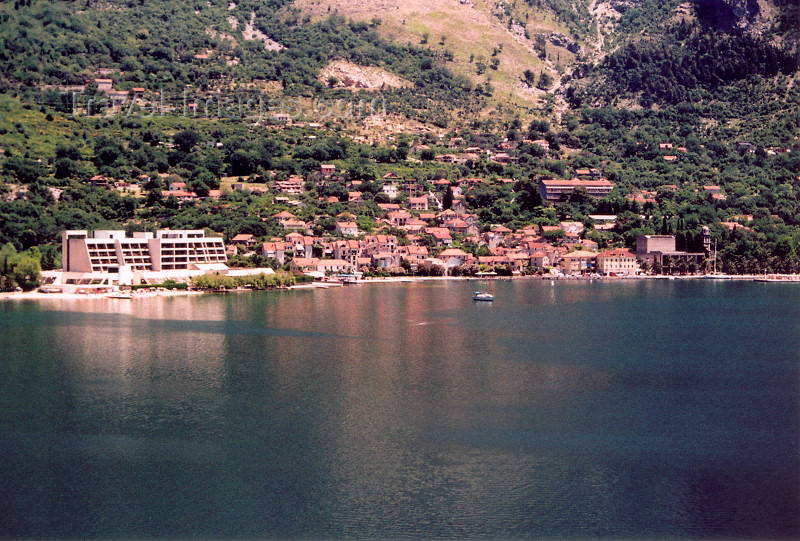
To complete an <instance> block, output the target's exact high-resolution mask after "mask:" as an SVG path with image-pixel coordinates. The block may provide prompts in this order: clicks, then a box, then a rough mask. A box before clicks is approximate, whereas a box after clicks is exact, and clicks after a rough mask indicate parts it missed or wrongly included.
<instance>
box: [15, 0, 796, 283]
mask: <svg viewBox="0 0 800 541" xmlns="http://www.w3.org/2000/svg"><path fill="white" fill-rule="evenodd" d="M762 4H763V2H762ZM759 5H760V4H759ZM770 5H771V6H772V8H774V9H775V10H776V11H775V12H772V13H771V17H772V18H771V19H770V20H772V21H774V27H770V28H774V32H773V31H767V30H764V29H763V28H762V29H760V30H757V31H756V28H755V26H753V25H756V24H757V18H751V19H752V21H756V22H751V23H748V24H750V25H751V26H750V27H747V26H746V25H745V27H743V28H737V29H730V28H728V29H726V28H722V25H720V24H719V21H711V20H709V17H708V13H707V12H705V11H703V10H702V9H700V10H697V9H694V7H693V6H692V5H687V4H685V3H684V4H680V5H678V4H677V3H676V2H656V1H654V0H641V1H633V0H629V1H626V2H604V3H601V2H583V1H580V0H576V1H574V2H566V1H565V0H547V1H545V0H527V1H524V2H523V1H521V0H520V1H517V2H506V3H502V2H481V1H475V2H467V3H464V4H462V3H460V2H457V1H456V0H432V1H430V2H425V3H423V4H414V3H405V4H401V3H394V2H392V3H390V2H383V3H381V2H377V0H376V1H375V2H374V3H369V2H367V3H358V4H357V3H355V2H344V1H338V0H337V1H333V0H332V1H331V2H314V1H306V0H302V1H300V2H294V3H292V2H289V1H288V0H268V1H256V0H242V1H240V2H228V1H227V0H225V1H221V0H212V1H208V2H206V1H205V0H204V1H196V2H189V3H183V2H174V1H166V0H148V1H140V2H134V1H126V2H118V1H106V2H97V1H94V0H79V1H75V2H57V1H52V2H51V1H45V0H17V2H14V3H9V2H6V3H3V4H0V21H1V22H2V25H0V149H2V150H3V151H4V152H3V153H2V157H0V167H2V169H0V194H1V195H2V201H0V245H2V244H6V243H10V244H11V245H13V249H14V250H15V251H14V253H15V254H19V253H26V254H27V255H25V256H24V257H33V258H34V259H37V260H39V261H40V262H41V264H42V265H43V266H44V267H45V268H53V267H57V266H58V239H59V236H58V233H59V231H60V230H62V229H97V228H124V229H127V230H128V231H140V230H152V229H154V228H163V227H172V228H200V229H207V230H209V231H214V232H217V233H221V234H223V235H224V236H225V238H226V240H230V239H231V238H232V237H233V236H235V235H236V234H239V233H250V234H253V235H255V236H256V237H257V238H258V239H259V240H266V239H270V238H274V237H278V236H281V235H282V234H283V233H284V231H283V230H282V229H281V228H280V227H279V226H277V225H276V224H275V223H274V222H272V221H270V219H269V218H270V217H271V216H273V215H274V214H275V213H277V212H279V211H281V210H292V212H293V213H295V214H296V215H297V217H298V218H299V219H302V220H303V221H305V222H307V223H309V224H310V225H309V227H311V228H312V229H313V231H314V232H315V233H317V234H319V235H334V229H335V219H334V217H335V216H337V215H340V214H341V213H342V212H344V211H347V212H350V213H352V214H353V216H354V218H355V220H356V222H357V224H358V226H359V228H360V229H361V230H362V231H365V232H372V231H375V230H378V229H379V228H380V227H381V226H380V224H379V221H380V220H381V219H382V218H384V217H385V216H386V212H385V211H384V210H383V209H382V208H381V207H379V206H378V204H379V203H386V202H387V197H388V196H387V195H386V194H385V193H383V187H384V184H386V183H388V182H392V180H386V179H384V176H385V175H387V174H390V178H394V177H397V178H398V179H401V180H402V179H408V180H416V181H417V182H418V183H419V189H421V190H422V191H423V193H433V194H435V195H436V197H437V198H438V199H439V200H440V201H445V200H448V201H449V202H450V203H452V200H453V195H452V189H455V188H462V187H463V190H464V193H463V198H464V201H465V203H466V204H467V205H468V207H469V208H470V211H471V212H473V213H474V214H475V215H477V216H478V218H479V220H480V221H479V225H480V229H481V231H487V230H489V229H491V228H492V227H493V226H495V225H497V224H505V225H507V226H508V227H509V228H511V229H514V228H518V227H522V226H524V225H526V224H537V225H550V226H555V225H557V224H558V223H559V221H560V220H564V219H571V220H577V221H581V222H583V223H584V224H585V225H586V227H587V228H588V229H587V230H588V233H587V238H588V239H591V240H594V241H595V242H597V243H598V245H599V246H600V247H607V246H618V245H622V246H628V247H631V246H632V245H633V243H634V241H635V236H636V235H637V234H644V233H661V232H663V233H671V234H675V235H676V236H677V237H678V239H679V246H680V247H682V248H686V249H691V250H701V249H702V246H701V243H700V235H701V231H702V227H703V226H708V227H711V228H712V235H713V236H714V238H715V239H716V240H717V241H718V242H719V244H720V247H721V248H720V257H721V259H720V264H721V266H722V268H724V269H725V270H728V271H731V272H744V271H751V272H752V271H757V272H761V271H764V270H768V269H769V270H783V271H795V270H800V257H798V254H797V246H798V243H800V140H798V134H800V86H798V84H797V75H798V72H797V69H798V66H797V57H796V55H794V54H793V50H794V49H792V45H791V43H792V41H791V32H790V31H789V29H788V28H787V26H786V25H785V20H786V16H787V15H786V14H787V13H792V9H794V7H793V6H790V5H787V6H779V5H777V4H770ZM329 6H330V9H328V8H329ZM395 8H397V9H395ZM751 19H748V18H747V17H744V18H743V19H741V20H743V21H750V20H751ZM356 72H359V73H360V76H361V77H363V80H361V82H357V80H356V79H352V80H351V81H350V84H348V83H347V79H348V78H349V77H350V76H351V75H352V74H354V73H356ZM101 77H103V78H109V79H111V80H112V82H113V87H114V89H116V90H117V91H119V92H121V93H122V94H123V95H125V96H126V97H130V96H133V95H134V94H133V92H132V89H133V88H134V87H137V88H144V89H145V92H146V93H155V92H161V94H159V95H158V97H159V99H161V100H162V102H163V103H164V104H166V106H167V107H166V108H165V110H161V111H158V112H157V113H154V112H153V111H150V112H149V113H148V111H147V110H145V109H144V108H140V107H139V106H131V108H129V109H125V110H122V111H116V112H108V111H104V110H98V111H89V110H88V109H87V108H83V109H78V110H74V109H73V107H72V106H73V103H72V101H71V100H72V96H73V95H72V94H70V93H65V92H63V91H62V89H63V88H64V87H65V86H67V85H85V88H84V89H83V93H82V94H81V96H82V97H84V98H87V99H88V98H92V99H98V100H102V99H104V98H103V96H105V94H104V93H103V92H100V91H99V89H98V87H97V85H96V84H95V82H94V81H95V79H97V78H101ZM370 81H373V82H370ZM376 81H377V82H376ZM378 82H380V85H378ZM384 83H386V84H384ZM359 87H361V88H359ZM370 87H371V88H370ZM186 89H188V91H190V93H191V95H192V97H193V99H197V101H198V102H201V103H202V100H204V99H212V98H220V97H225V96H229V97H230V96H233V97H236V98H237V99H238V98H239V97H240V96H244V97H245V98H248V97H256V96H263V97H266V98H269V97H273V98H279V97H289V98H296V99H297V100H302V101H298V102H297V103H302V104H303V106H304V107H305V108H306V112H305V113H304V114H303V115H299V116H298V117H297V118H295V119H294V120H295V121H297V122H298V123H299V125H298V124H297V123H295V124H294V125H288V126H284V125H278V124H275V123H274V122H271V121H270V119H269V118H262V119H257V120H259V121H258V122H255V121H254V119H253V118H250V117H248V116H247V115H244V114H241V113H237V112H234V113H231V114H228V115H216V116H215V115H196V114H195V115H192V114H187V109H186V108H185V104H184V103H182V102H183V101H184V99H183V96H182V93H183V91H184V90H186ZM375 97H379V98H380V100H381V102H382V103H383V104H384V106H385V110H383V109H382V110H380V111H374V112H376V113H378V114H375V115H372V116H370V117H369V118H363V117H348V118H333V117H326V118H324V119H321V118H319V115H320V111H319V110H318V109H314V103H317V104H318V103H319V100H321V99H340V100H344V101H347V100H358V99H365V100H367V99H373V98H375ZM315 100H316V101H315ZM170 106H174V107H175V108H174V109H170V108H169V107H170ZM315 115H317V117H315ZM467 149H472V150H471V151H469V152H468V151H467ZM475 149H477V150H475ZM501 151H502V152H501ZM501 153H505V154H506V158H507V159H506V160H505V161H499V160H497V159H493V158H494V157H496V156H497V155H498V154H501ZM450 154H452V155H455V154H458V155H459V156H462V157H463V159H459V162H458V163H440V162H437V161H436V160H435V157H436V156H437V155H438V156H440V157H441V156H446V155H450ZM323 163H325V164H328V163H332V164H335V166H336V169H337V171H339V172H341V176H339V177H337V178H336V179H335V180H334V181H331V182H329V183H321V184H318V183H317V182H316V181H315V178H316V177H315V175H316V174H317V173H318V172H319V170H320V165H321V164H323ZM586 168H595V169H598V170H600V171H601V172H602V174H603V176H604V177H605V178H607V179H609V180H610V181H612V182H614V183H615V186H616V187H615V189H614V191H613V192H612V193H611V194H610V195H609V196H608V197H606V198H604V199H601V200H595V199H592V198H589V197H587V196H586V194H583V193H576V195H575V197H572V198H570V199H569V200H566V201H563V202H560V203H558V204H556V205H549V204H543V202H542V199H541V196H540V194H539V191H538V181H539V180H541V179H544V178H572V177H574V176H575V175H576V172H577V171H578V170H580V169H586ZM96 176H101V177H104V178H106V179H112V180H113V181H114V182H115V183H116V184H117V186H118V187H117V189H114V188H113V186H112V188H109V187H106V186H104V185H102V184H105V183H106V181H105V180H101V182H100V184H101V185H95V184H98V182H96V181H91V179H92V178H93V177H96ZM231 177H233V179H234V180H232V179H231ZM290 177H301V178H302V180H303V183H302V185H303V193H302V194H301V195H298V196H297V197H295V198H294V200H293V202H292V205H289V204H288V203H287V202H286V201H285V200H282V199H278V198H277V196H278V193H277V192H276V189H275V187H276V182H278V181H283V180H286V179H288V178H290ZM442 178H444V179H445V180H446V181H447V182H445V183H444V184H442V183H441V182H440V183H438V184H437V183H436V181H437V180H439V179H442ZM464 179H479V182H477V183H474V182H464ZM503 179H508V180H503ZM234 182H237V183H239V182H245V183H247V184H252V185H254V186H258V187H259V188H260V191H254V192H252V193H251V192H247V191H240V190H232V189H231V186H232V184H233V183H234ZM462 185H463V186H462ZM175 186H182V188H185V189H186V190H191V191H192V192H193V193H194V194H196V195H197V196H198V197H199V200H190V201H179V200H178V198H177V197H176V196H175V195H174V193H170V191H173V192H174V191H175V190H174V187H175ZM709 187H710V188H709ZM170 188H173V190H170ZM448 188H449V189H450V190H449V191H448ZM707 188H709V189H712V190H714V192H715V193H711V192H710V191H709V190H708V189H707ZM216 190H220V191H221V193H216V194H215V196H214V197H207V196H209V195H210V194H211V193H212V192H216ZM355 192H360V193H361V194H362V195H361V196H359V197H358V198H357V199H362V201H361V202H359V203H353V202H351V200H350V199H351V196H352V195H353V193H355ZM448 194H449V195H448ZM715 196H716V197H715ZM398 201H399V203H403V204H405V203H407V202H408V195H404V196H401V197H400V198H399V200H398ZM595 214H616V215H617V216H618V217H617V221H616V226H615V227H614V228H613V229H610V230H609V229H602V228H597V229H595V226H596V225H598V224H597V223H596V222H595V220H594V219H593V218H591V216H592V215H595ZM552 240H556V241H557V239H556V238H554V239H552ZM455 241H456V246H458V247H464V248H466V249H469V250H470V251H473V252H475V253H477V252H478V251H480V250H481V249H484V248H485V247H479V246H478V245H477V244H476V243H475V241H474V239H471V240H468V239H467V237H466V235H461V236H458V235H456V238H455ZM7 252H8V253H12V251H11V250H10V249H9V250H7ZM15 257H16V256H15ZM238 262H239V263H242V262H246V261H243V260H241V259H240V260H238ZM249 263H253V264H255V262H254V261H249Z"/></svg>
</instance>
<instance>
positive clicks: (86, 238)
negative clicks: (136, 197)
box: [43, 229, 229, 291]
mask: <svg viewBox="0 0 800 541" xmlns="http://www.w3.org/2000/svg"><path fill="white" fill-rule="evenodd" d="M61 261H62V267H63V268H62V270H61V271H50V272H47V273H43V278H44V283H45V285H49V286H56V287H60V288H61V289H62V290H63V291H69V290H72V289H76V288H83V289H87V288H88V289H91V288H94V289H100V288H103V287H118V286H120V285H139V284H156V283H161V282H164V281H166V280H175V281H184V282H188V281H189V280H190V279H191V278H192V277H193V276H197V275H200V274H206V273H211V272H221V273H225V274H227V272H228V271H229V269H228V266H227V264H226V263H227V256H226V255H225V244H224V242H223V239H222V238H219V237H206V236H205V233H204V232H203V231H202V230H170V229H163V230H159V231H156V232H155V233H152V232H140V233H133V236H132V237H127V236H126V235H125V231H121V230H98V231H94V232H93V233H90V232H89V231H86V230H67V231H63V232H62V247H61Z"/></svg>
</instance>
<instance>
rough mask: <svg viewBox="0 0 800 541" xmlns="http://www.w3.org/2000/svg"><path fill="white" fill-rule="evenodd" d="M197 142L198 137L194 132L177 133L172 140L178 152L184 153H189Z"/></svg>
mask: <svg viewBox="0 0 800 541" xmlns="http://www.w3.org/2000/svg"><path fill="white" fill-rule="evenodd" d="M199 140H200V136H199V135H197V132H195V131H194V130H183V131H179V132H178V133H176V134H175V136H174V137H173V138H172V142H173V143H175V146H176V147H177V148H178V150H180V151H181V152H186V153H189V152H191V150H192V148H194V146H195V145H196V144H197V142H198V141H199Z"/></svg>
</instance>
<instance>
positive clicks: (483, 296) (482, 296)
mask: <svg viewBox="0 0 800 541" xmlns="http://www.w3.org/2000/svg"><path fill="white" fill-rule="evenodd" d="M472 300H474V301H493V300H494V295H492V294H491V293H487V292H486V291H476V292H474V293H473V294H472Z"/></svg>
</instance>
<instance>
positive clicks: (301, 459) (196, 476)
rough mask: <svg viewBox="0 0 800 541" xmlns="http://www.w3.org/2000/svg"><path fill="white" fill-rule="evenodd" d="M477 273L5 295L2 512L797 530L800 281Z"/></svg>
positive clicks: (127, 522)
mask: <svg viewBox="0 0 800 541" xmlns="http://www.w3.org/2000/svg"><path fill="white" fill-rule="evenodd" d="M753 285H754V284H751V286H753ZM473 286H474V284H472V283H455V282H443V283H436V284H396V285H388V284H385V285H380V286H356V287H345V288H341V289H332V290H325V291H321V290H316V291H291V292H286V291H276V292H267V293H245V294H235V295H226V296H204V297H195V298H170V299H152V300H146V301H144V302H140V301H135V302H130V301H128V304H126V305H124V307H122V306H119V305H116V304H100V303H93V301H92V302H90V303H89V304H86V305H81V307H82V309H81V310H73V306H71V305H62V306H60V307H55V306H54V305H53V304H47V305H44V304H42V305H24V306H23V305H16V306H14V307H9V306H5V305H4V306H2V308H0V309H2V310H3V316H4V317H3V319H2V322H3V323H2V326H0V332H2V335H0V336H1V337H2V340H3V343H4V345H6V346H7V349H8V351H10V352H13V354H12V355H11V357H10V358H7V359H5V360H3V364H2V365H1V366H2V370H3V376H5V377H4V378H3V379H2V381H0V391H2V392H0V400H2V405H3V406H4V411H5V412H6V415H5V417H4V419H3V420H2V421H0V423H2V424H0V426H2V427H3V432H4V435H5V436H7V437H6V438H5V440H4V443H2V444H0V449H2V450H3V456H4V457H7V459H8V460H7V461H6V465H4V466H3V468H4V470H3V473H4V477H5V478H6V479H8V481H7V482H6V486H7V487H9V490H8V494H9V495H8V496H7V497H6V501H7V502H8V503H5V504H4V506H5V507H3V508H2V510H3V511H4V512H3V515H4V516H7V517H10V518H9V521H8V522H7V524H8V526H4V528H6V530H0V533H3V534H7V535H8V536H11V537H15V536H21V535H25V536H44V537H53V536H56V537H58V536H65V537H119V536H122V537H137V536H146V537H175V536H182V537H184V536H190V537H193V536H222V537H228V536H232V537H241V536H247V537H314V538H342V537H370V538H372V537H391V538H396V537H403V538H412V537H413V538H417V537H428V538H430V537H435V538H440V537H450V538H474V537H508V538H514V537H522V538H530V537H597V536H600V537H603V536H606V537H645V536H647V537H661V536H678V537H687V536H695V537H718V536H732V535H746V536H765V535H784V536H785V535H787V534H790V533H793V532H796V531H797V528H798V524H797V518H796V514H795V513H793V509H796V504H797V503H798V488H797V486H796V485H795V484H793V483H791V482H790V481H789V479H790V478H791V473H793V472H796V471H797V467H798V463H797V458H796V457H797V454H798V453H797V451H798V445H797V436H798V434H800V430H798V424H800V423H798V415H797V412H798V393H797V390H798V379H799V376H798V367H797V363H796V359H797V351H798V343H797V341H796V340H787V341H786V342H785V343H783V344H781V343H779V342H777V341H764V340H763V339H762V338H761V337H762V336H763V332H764V328H765V327H768V326H769V325H770V323H769V321H770V320H769V317H767V316H766V315H764V314H770V315H774V316H777V317H780V318H781V320H782V321H784V322H786V325H787V329H786V331H787V334H788V335H789V336H795V337H796V336H798V331H800V312H798V308H797V306H798V304H797V302H796V301H797V292H796V291H795V290H782V292H781V294H780V295H777V296H766V297H765V296H763V292H762V293H759V292H757V291H755V290H753V289H748V288H742V287H741V286H739V285H736V286H733V287H731V288H726V289H723V290H719V289H718V288H717V289H714V290H713V291H712V292H711V293H709V290H706V288H707V287H710V286H707V285H704V284H695V285H686V284H674V283H666V284H655V283H638V282H637V283H619V284H602V283H587V282H557V283H554V284H553V285H550V284H549V283H548V282H523V281H514V282H501V281H498V282H497V283H496V284H495V295H496V299H497V300H496V302H495V303H484V304H481V303H474V302H473V301H472V300H471V296H470V293H471V291H472V290H473ZM743 300H746V301H747V302H746V303H745V302H742V301H743ZM85 302H86V301H85ZM758 303H761V304H760V308H759V309H754V305H756V304H758ZM84 308H85V309H84ZM767 308H768V309H767ZM721 314H722V315H724V317H722V318H721V317H720V315H721ZM745 321H746V322H747V323H748V324H747V325H742V323H743V322H745ZM698 329H704V332H698ZM709 329H710V330H711V331H708V330H709ZM719 344H725V345H726V347H725V348H720V347H719ZM754 348H755V349H754ZM754 355H758V356H759V358H761V359H764V360H765V361H769V362H768V363H762V364H761V365H759V366H754V365H753V363H752V358H753V356H754ZM765 420H768V421H765ZM34 487H35V488H34ZM64 494H68V495H69V497H67V498H65V497H64Z"/></svg>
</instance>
